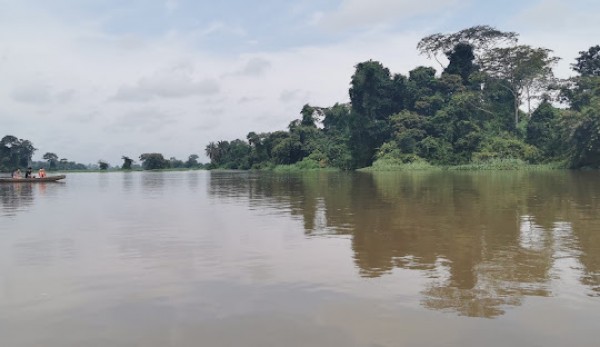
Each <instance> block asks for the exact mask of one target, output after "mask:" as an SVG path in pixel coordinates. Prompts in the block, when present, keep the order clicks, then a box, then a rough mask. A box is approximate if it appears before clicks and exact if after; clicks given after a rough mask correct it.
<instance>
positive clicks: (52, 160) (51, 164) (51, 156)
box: [42, 152, 58, 170]
mask: <svg viewBox="0 0 600 347" xmlns="http://www.w3.org/2000/svg"><path fill="white" fill-rule="evenodd" d="M42 159H44V160H47V161H48V168H49V169H50V170H53V169H56V165H57V162H58V156H57V155H56V154H55V153H52V152H47V153H45V154H44V156H43V157H42Z"/></svg>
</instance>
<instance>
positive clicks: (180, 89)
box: [114, 68, 220, 101]
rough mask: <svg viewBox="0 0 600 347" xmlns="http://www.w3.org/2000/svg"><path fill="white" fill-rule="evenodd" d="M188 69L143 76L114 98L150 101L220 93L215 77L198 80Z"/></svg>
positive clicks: (126, 86) (119, 91)
mask: <svg viewBox="0 0 600 347" xmlns="http://www.w3.org/2000/svg"><path fill="white" fill-rule="evenodd" d="M192 73H193V71H190V70H188V69H181V68H175V69H166V70H160V71H157V72H156V73H154V74H153V75H152V76H149V77H143V78H141V79H140V80H139V81H138V82H137V83H136V84H135V85H133V86H130V85H125V86H122V87H120V88H119V90H118V91H117V94H116V95H115V97H114V99H115V100H119V101H148V100H151V99H154V98H184V97H188V96H206V95H214V94H217V93H219V89H220V88H219V84H218V83H217V81H216V80H214V79H203V80H199V81H196V80H194V79H193V77H192Z"/></svg>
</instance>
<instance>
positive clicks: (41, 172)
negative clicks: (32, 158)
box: [38, 168, 46, 178]
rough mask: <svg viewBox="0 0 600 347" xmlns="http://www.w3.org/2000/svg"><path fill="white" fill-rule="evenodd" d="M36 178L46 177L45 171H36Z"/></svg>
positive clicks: (41, 169) (42, 169)
mask: <svg viewBox="0 0 600 347" xmlns="http://www.w3.org/2000/svg"><path fill="white" fill-rule="evenodd" d="M38 177H39V178H44V177H46V170H44V168H40V170H39V171H38Z"/></svg>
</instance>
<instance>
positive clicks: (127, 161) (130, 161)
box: [121, 156, 133, 170]
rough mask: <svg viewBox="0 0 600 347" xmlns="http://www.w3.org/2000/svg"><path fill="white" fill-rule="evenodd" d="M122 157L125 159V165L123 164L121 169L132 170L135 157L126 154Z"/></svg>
mask: <svg viewBox="0 0 600 347" xmlns="http://www.w3.org/2000/svg"><path fill="white" fill-rule="evenodd" d="M121 159H123V165H122V166H121V169H123V170H131V165H132V164H133V159H131V158H129V157H126V156H122V157H121Z"/></svg>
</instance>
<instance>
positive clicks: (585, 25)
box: [507, 0, 600, 78]
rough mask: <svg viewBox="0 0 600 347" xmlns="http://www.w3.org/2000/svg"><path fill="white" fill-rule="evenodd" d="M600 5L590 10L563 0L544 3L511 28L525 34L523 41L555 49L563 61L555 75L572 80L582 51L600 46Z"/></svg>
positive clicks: (520, 15)
mask: <svg viewBox="0 0 600 347" xmlns="http://www.w3.org/2000/svg"><path fill="white" fill-rule="evenodd" d="M599 11H600V3H598V2H594V3H592V2H587V3H586V6H581V4H578V3H574V2H564V1H559V0H541V1H539V2H537V3H535V4H534V5H532V6H529V7H528V8H526V9H525V10H524V11H522V12H520V13H518V14H516V15H515V16H514V17H513V18H511V19H510V20H509V22H508V23H507V26H509V27H511V28H514V29H511V30H514V31H517V32H520V33H521V37H520V41H521V42H522V43H525V44H530V45H532V46H539V47H545V48H549V49H552V50H553V51H554V54H555V55H556V56H558V57H561V58H562V60H561V61H560V62H559V64H558V66H557V67H556V69H555V71H556V74H557V75H558V76H559V77H563V78H565V77H568V76H572V75H573V74H574V72H573V71H572V70H571V67H570V64H572V63H573V62H574V61H575V58H576V57H577V56H578V55H579V52H580V51H584V50H587V49H588V48H589V47H591V46H593V45H597V44H598V33H599V32H600V22H598V21H597V19H596V14H597V13H598V12H599Z"/></svg>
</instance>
